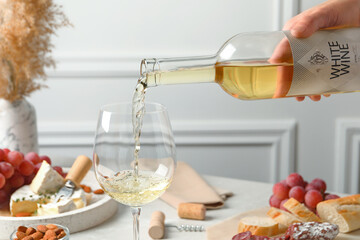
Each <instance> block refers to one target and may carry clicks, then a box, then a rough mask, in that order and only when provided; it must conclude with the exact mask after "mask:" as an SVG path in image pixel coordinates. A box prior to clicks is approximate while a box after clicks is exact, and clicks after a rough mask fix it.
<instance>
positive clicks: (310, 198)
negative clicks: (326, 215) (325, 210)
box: [305, 189, 323, 208]
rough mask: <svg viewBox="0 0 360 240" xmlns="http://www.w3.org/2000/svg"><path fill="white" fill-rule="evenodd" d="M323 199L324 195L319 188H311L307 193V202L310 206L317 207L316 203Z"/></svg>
mask: <svg viewBox="0 0 360 240" xmlns="http://www.w3.org/2000/svg"><path fill="white" fill-rule="evenodd" d="M321 201H323V196H322V194H321V192H319V191H318V190H314V189H312V190H310V191H308V192H307V193H306V194H305V204H306V206H308V207H309V208H316V205H317V204H318V203H319V202H321Z"/></svg>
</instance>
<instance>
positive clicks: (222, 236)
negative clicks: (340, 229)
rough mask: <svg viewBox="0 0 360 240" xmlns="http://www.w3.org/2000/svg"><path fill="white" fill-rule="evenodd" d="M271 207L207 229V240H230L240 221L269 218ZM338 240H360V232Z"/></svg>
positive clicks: (243, 214)
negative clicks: (256, 217)
mask: <svg viewBox="0 0 360 240" xmlns="http://www.w3.org/2000/svg"><path fill="white" fill-rule="evenodd" d="M269 209H270V208H269V207H263V208H259V209H255V210H251V211H248V212H243V213H240V214H238V215H235V216H233V217H231V218H229V219H226V220H224V221H222V222H220V223H218V224H215V225H213V226H210V227H208V228H207V229H206V235H207V240H230V239H231V238H232V237H233V236H234V235H236V234H237V229H238V225H239V221H240V219H242V218H243V217H247V216H267V215H266V213H267V212H268V210H269ZM335 239H336V240H359V239H360V230H357V231H354V232H351V233H346V234H345V233H340V234H339V235H338V236H337V237H336V238H335Z"/></svg>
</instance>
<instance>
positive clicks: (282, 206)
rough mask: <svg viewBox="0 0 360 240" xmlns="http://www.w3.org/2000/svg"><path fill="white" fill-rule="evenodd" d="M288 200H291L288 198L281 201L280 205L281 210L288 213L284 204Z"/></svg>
mask: <svg viewBox="0 0 360 240" xmlns="http://www.w3.org/2000/svg"><path fill="white" fill-rule="evenodd" d="M287 200H289V199H288V198H286V199H284V200H282V201H281V203H280V209H281V210H284V211H287V212H288V210H287V209H286V208H285V207H284V204H285V203H286V202H287Z"/></svg>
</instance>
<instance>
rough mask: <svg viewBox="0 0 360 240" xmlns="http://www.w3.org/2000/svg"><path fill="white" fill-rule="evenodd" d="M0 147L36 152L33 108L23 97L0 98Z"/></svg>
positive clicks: (36, 139)
mask: <svg viewBox="0 0 360 240" xmlns="http://www.w3.org/2000/svg"><path fill="white" fill-rule="evenodd" d="M0 148H8V149H10V150H12V151H14V150H16V151H20V152H22V153H25V154H26V153H28V152H38V135H37V125H36V112H35V108H34V107H33V106H32V105H31V104H30V103H29V102H28V101H26V100H25V99H22V100H17V101H14V102H9V101H7V100H4V99H0Z"/></svg>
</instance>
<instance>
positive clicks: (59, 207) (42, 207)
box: [37, 198, 76, 216]
mask: <svg viewBox="0 0 360 240" xmlns="http://www.w3.org/2000/svg"><path fill="white" fill-rule="evenodd" d="M37 207H38V209H37V215H38V216H46V215H55V214H59V213H64V212H69V211H72V210H75V209H76V205H75V203H74V200H73V199H71V198H67V199H62V200H60V201H59V202H57V203H54V202H52V203H48V204H39V203H38V204H37Z"/></svg>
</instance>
